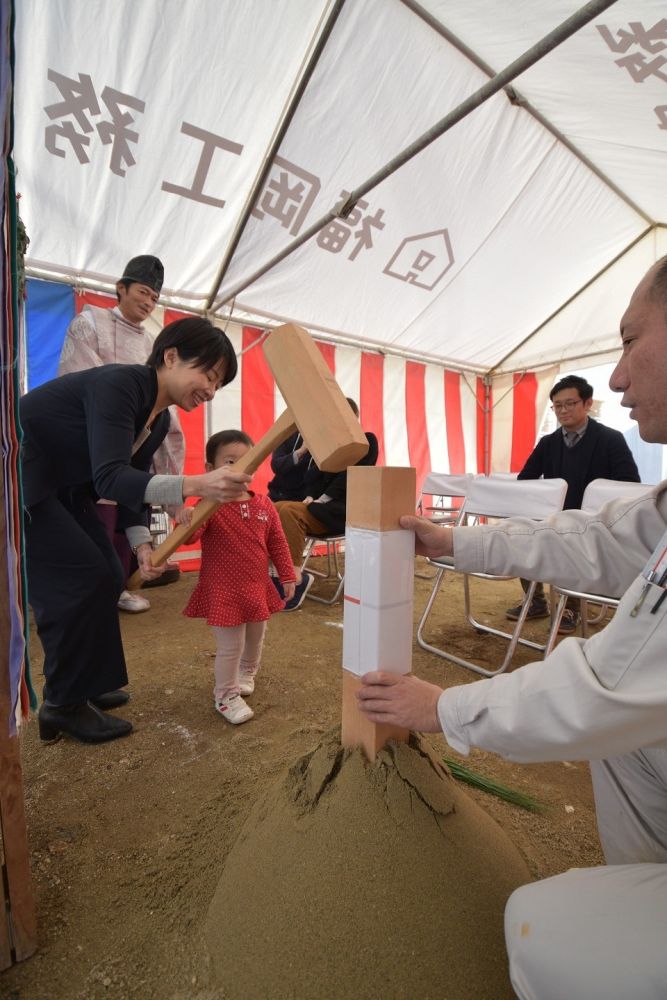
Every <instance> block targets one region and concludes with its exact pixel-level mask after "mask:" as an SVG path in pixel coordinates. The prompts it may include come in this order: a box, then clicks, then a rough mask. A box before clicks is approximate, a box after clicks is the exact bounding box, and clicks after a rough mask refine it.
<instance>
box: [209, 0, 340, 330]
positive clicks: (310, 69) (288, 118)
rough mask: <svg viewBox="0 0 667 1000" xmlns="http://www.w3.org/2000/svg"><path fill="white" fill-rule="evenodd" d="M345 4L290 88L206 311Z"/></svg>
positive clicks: (330, 18)
mask: <svg viewBox="0 0 667 1000" xmlns="http://www.w3.org/2000/svg"><path fill="white" fill-rule="evenodd" d="M344 5H345V0H334V2H333V5H332V8H331V10H330V12H329V15H328V17H327V20H326V22H325V23H324V26H323V28H322V30H321V31H320V33H319V35H318V36H317V40H316V42H315V44H314V45H313V46H312V50H311V53H310V56H309V57H308V59H307V61H306V65H305V67H304V69H303V72H302V74H301V76H300V77H299V79H298V81H297V82H296V85H295V86H294V88H293V91H292V95H291V97H290V99H289V101H288V103H287V105H286V107H285V109H284V112H283V115H282V118H281V121H280V124H279V125H278V128H277V129H276V131H275V133H274V135H273V139H272V140H271V142H270V144H269V147H268V149H267V151H266V154H265V156H264V159H263V161H262V165H261V167H260V169H259V171H258V173H257V176H256V177H255V182H254V184H253V186H252V188H251V189H250V192H249V194H248V197H247V199H246V203H245V205H244V207H243V212H242V213H241V215H240V217H239V219H238V221H237V223H236V226H235V228H234V232H233V233H232V236H231V239H230V241H229V245H228V246H227V249H226V251H225V256H224V257H223V259H222V261H221V263H220V267H219V268H218V272H217V274H216V276H215V280H214V282H213V286H212V288H211V291H210V292H209V295H208V297H207V299H206V307H205V308H206V309H207V310H210V309H211V306H212V305H213V302H214V300H215V297H216V295H217V294H218V289H219V288H220V285H221V284H222V282H223V281H224V278H225V275H226V273H227V271H228V269H229V266H230V264H231V262H232V258H233V256H234V253H235V251H236V248H237V247H238V245H239V243H240V241H241V237H242V236H243V233H244V231H245V228H246V226H247V225H248V222H249V220H250V216H251V215H252V212H253V209H254V208H255V204H256V202H257V200H258V198H259V196H260V194H261V193H262V190H263V188H264V182H265V181H266V178H267V177H268V175H269V171H270V170H271V166H272V164H273V161H274V159H275V157H276V155H277V153H278V150H279V149H280V146H281V144H282V141H283V139H284V138H285V136H286V135H287V132H288V130H289V127H290V125H291V124H292V120H293V119H294V116H295V114H296V112H297V110H298V108H299V105H300V103H301V100H302V98H303V95H304V94H305V92H306V88H307V87H308V84H309V82H310V80H311V77H312V75H313V73H314V72H315V69H316V67H317V64H318V63H319V61H320V57H321V56H322V53H323V52H324V49H325V46H326V44H327V42H328V41H329V38H330V36H331V33H332V31H333V29H334V26H335V24H336V21H337V20H338V17H339V15H340V13H341V11H342V9H343V7H344Z"/></svg>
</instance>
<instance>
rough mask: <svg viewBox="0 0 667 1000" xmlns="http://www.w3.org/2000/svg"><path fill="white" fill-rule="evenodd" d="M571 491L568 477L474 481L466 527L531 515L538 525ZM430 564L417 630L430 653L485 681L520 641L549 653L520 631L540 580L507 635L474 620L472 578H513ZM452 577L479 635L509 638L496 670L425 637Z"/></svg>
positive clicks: (447, 561) (443, 562) (466, 506)
mask: <svg viewBox="0 0 667 1000" xmlns="http://www.w3.org/2000/svg"><path fill="white" fill-rule="evenodd" d="M566 492H567V483H566V482H565V480H564V479H530V480H522V481H518V480H516V479H513V478H508V477H505V476H502V477H497V478H496V477H495V476H488V477H482V476H480V477H476V478H475V479H473V481H472V484H471V486H470V490H469V492H468V496H467V497H466V500H465V504H464V520H463V523H465V524H469V523H470V521H471V519H473V518H476V519H479V518H481V517H484V518H493V519H501V520H502V519H504V518H508V517H529V518H531V519H533V520H535V521H541V520H543V519H544V518H546V517H549V516H550V515H551V514H555V513H557V512H558V511H559V510H562V509H563V503H564V501H565V494H566ZM429 562H430V563H432V565H433V566H435V567H436V570H437V572H436V576H435V580H434V582H433V588H432V590H431V594H430V596H429V599H428V602H427V604H426V607H425V608H424V612H423V614H422V617H421V620H420V622H419V626H418V628H417V642H418V643H419V645H420V646H421V647H422V649H426V650H428V651H429V652H430V653H435V654H436V656H441V657H443V658H444V659H445V660H449V661H450V662H452V663H457V664H458V665H459V666H460V667H467V668H468V669H469V670H473V671H474V672H475V673H478V674H483V675H484V676H485V677H494V676H495V675H496V674H500V673H502V672H503V671H504V670H506V669H507V667H508V666H509V664H510V662H511V660H512V657H513V655H514V651H515V649H516V647H517V644H518V643H521V644H522V645H524V646H530V647H531V648H532V649H537V650H539V651H540V652H542V651H544V649H545V646H544V645H540V644H539V643H536V642H533V641H531V640H529V639H523V638H521V631H522V629H523V625H524V622H525V620H526V615H527V613H528V608H529V607H530V602H531V600H532V598H533V593H534V591H535V582H532V583H531V584H530V586H529V588H528V591H527V593H526V596H525V599H524V602H523V606H522V608H521V614H520V615H519V618H518V619H517V622H516V625H515V626H514V629H513V631H512V632H505V631H503V630H501V629H497V628H493V627H491V626H490V625H484V624H483V623H482V622H479V621H477V620H476V619H475V618H473V616H472V613H471V610H470V583H469V579H470V577H475V578H476V579H480V580H510V579H513V577H508V576H494V575H493V574H490V573H461V571H460V570H457V569H455V567H454V561H453V559H451V558H443V559H429ZM447 573H457V574H458V575H460V576H463V597H464V613H465V617H466V619H467V620H468V622H470V624H471V625H472V626H473V628H475V629H476V630H477V631H478V632H482V633H488V634H490V635H495V636H498V637H500V638H502V639H506V640H507V642H508V647H507V652H506V655H505V658H504V659H503V661H502V663H501V664H500V666H499V667H497V668H496V669H495V670H489V669H487V668H486V667H482V666H480V665H479V664H477V663H474V662H473V661H472V660H466V659H463V657H460V656H455V655H454V654H453V653H449V652H447V651H446V650H444V649H441V648H439V647H438V646H434V645H432V644H431V643H429V642H427V641H426V639H425V638H424V630H425V627H426V623H427V621H428V618H429V615H430V614H431V610H432V609H433V605H434V604H435V600H436V597H437V596H438V592H439V590H440V587H441V585H442V582H443V580H444V578H445V575H446V574H447Z"/></svg>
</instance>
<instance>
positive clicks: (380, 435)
mask: <svg viewBox="0 0 667 1000" xmlns="http://www.w3.org/2000/svg"><path fill="white" fill-rule="evenodd" d="M383 379H384V358H383V357H382V355H381V354H367V353H366V352H365V351H364V352H362V355H361V385H360V390H359V411H360V415H361V423H362V425H363V427H364V429H365V430H368V431H372V432H373V434H375V436H376V437H377V439H378V460H377V464H378V465H385V461H386V460H385V449H384V388H383Z"/></svg>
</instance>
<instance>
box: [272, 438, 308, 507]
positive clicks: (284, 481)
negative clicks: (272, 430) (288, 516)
mask: <svg viewBox="0 0 667 1000" xmlns="http://www.w3.org/2000/svg"><path fill="white" fill-rule="evenodd" d="M311 464H312V459H311V457H310V452H309V451H308V447H307V445H306V442H305V441H304V440H303V438H302V437H301V434H299V432H298V431H296V432H295V433H294V434H292V435H291V436H290V437H288V439H287V441H283V443H282V444H281V445H278V447H277V448H276V450H275V451H274V452H273V454H272V455H271V469H272V471H273V479H272V480H271V482H270V483H269V486H268V492H269V498H270V499H271V500H273V502H274V503H277V502H278V500H303V498H304V497H305V495H306V487H305V485H304V478H305V475H306V473H307V471H308V467H309V466H310V465H311Z"/></svg>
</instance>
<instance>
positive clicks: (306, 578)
mask: <svg viewBox="0 0 667 1000" xmlns="http://www.w3.org/2000/svg"><path fill="white" fill-rule="evenodd" d="M314 582H315V577H314V576H313V574H312V573H304V574H303V576H302V578H301V583H297V585H296V588H295V590H294V597H293V598H292V600H291V601H288V602H287V604H286V605H285V607H284V608H283V611H296V609H297V608H300V607H301V605H302V604H303V602H304V601H305V599H306V594H307V593H308V591H309V590H310V588H311V587H312V585H313V583H314Z"/></svg>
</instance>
